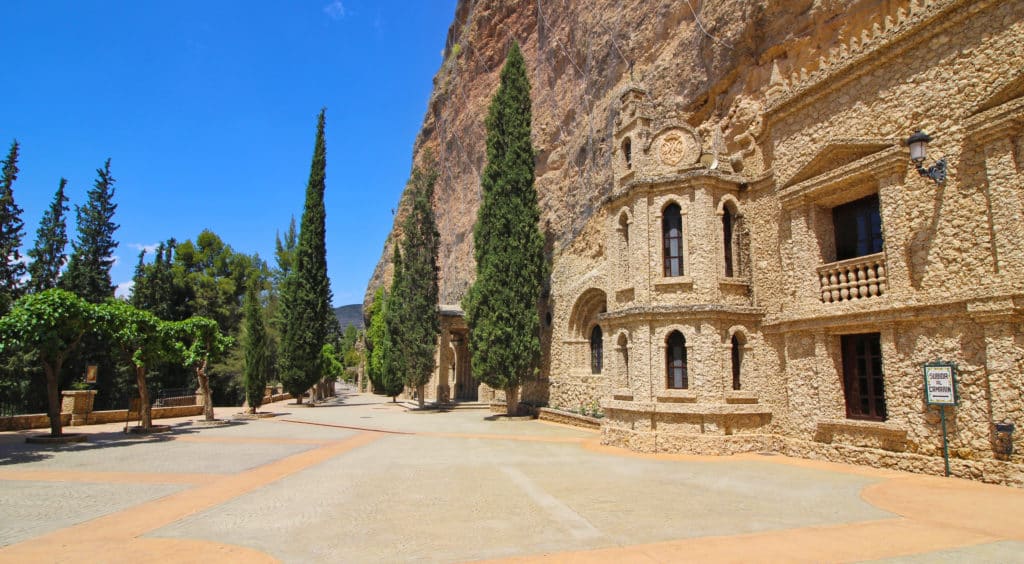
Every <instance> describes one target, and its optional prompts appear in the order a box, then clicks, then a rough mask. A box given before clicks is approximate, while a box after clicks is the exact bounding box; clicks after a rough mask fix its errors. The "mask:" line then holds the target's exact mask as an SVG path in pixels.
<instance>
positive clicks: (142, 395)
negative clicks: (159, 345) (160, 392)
mask: <svg viewBox="0 0 1024 564" xmlns="http://www.w3.org/2000/svg"><path fill="white" fill-rule="evenodd" d="M135 382H136V383H137V384H138V385H139V414H140V415H141V416H142V428H143V429H146V430H149V429H150V428H151V427H152V426H153V411H152V406H150V405H149V389H148V388H147V387H146V367H145V366H136V367H135Z"/></svg>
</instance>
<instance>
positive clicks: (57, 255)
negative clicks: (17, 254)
mask: <svg viewBox="0 0 1024 564" xmlns="http://www.w3.org/2000/svg"><path fill="white" fill-rule="evenodd" d="M67 183H68V181H67V179H64V178H61V179H60V185H59V186H58V187H57V193H56V194H54V195H53V202H52V203H51V204H50V209H48V210H46V213H45V214H43V219H42V221H40V222H39V229H38V230H37V231H36V245H35V246H34V247H32V249H31V250H30V251H29V252H28V256H29V257H30V258H31V259H32V262H31V263H29V265H28V273H29V277H30V278H29V281H28V291H29V292H32V293H35V292H42V291H43V290H49V289H50V288H56V287H57V280H59V279H60V269H61V268H63V267H64V259H65V258H66V257H67V255H66V254H65V253H64V249H66V248H67V246H68V227H67V219H66V218H65V216H64V214H65V213H66V212H67V211H68V206H67V203H68V198H67V196H65V195H64V187H65V186H67Z"/></svg>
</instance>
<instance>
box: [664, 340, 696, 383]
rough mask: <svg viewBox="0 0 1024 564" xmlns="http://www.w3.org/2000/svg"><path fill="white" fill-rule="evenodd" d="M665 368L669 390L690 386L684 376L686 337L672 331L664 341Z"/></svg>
mask: <svg viewBox="0 0 1024 564" xmlns="http://www.w3.org/2000/svg"><path fill="white" fill-rule="evenodd" d="M665 368H666V370H667V373H668V374H667V375H668V382H667V384H666V387H668V388H670V389H686V388H688V387H689V386H690V382H689V379H688V378H687V375H686V337H683V334H682V333H680V332H679V331H673V332H672V333H671V334H670V335H669V336H668V339H666V341H665Z"/></svg>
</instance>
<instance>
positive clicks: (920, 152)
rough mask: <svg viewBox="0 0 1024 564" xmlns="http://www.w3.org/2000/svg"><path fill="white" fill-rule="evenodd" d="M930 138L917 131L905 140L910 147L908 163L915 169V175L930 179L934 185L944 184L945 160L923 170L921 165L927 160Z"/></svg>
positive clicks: (942, 159)
mask: <svg viewBox="0 0 1024 564" xmlns="http://www.w3.org/2000/svg"><path fill="white" fill-rule="evenodd" d="M931 140H932V138H931V137H930V136H929V135H928V134H927V133H925V132H923V131H921V130H920V129H918V130H917V131H915V132H914V134H913V135H911V136H910V138H909V139H907V147H910V162H912V163H914V166H916V167H917V173H918V174H920V175H921V176H927V177H928V178H931V179H932V181H933V182H935V184H936V185H939V184H945V182H946V158H945V157H943V158H941V159H939V160H938V161H936V162H935V164H933V165H932V166H930V167H928V168H925V167H924V166H923V163H924V161H925V159H926V158H927V150H928V142H929V141H931Z"/></svg>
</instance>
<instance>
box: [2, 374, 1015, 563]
mask: <svg viewBox="0 0 1024 564" xmlns="http://www.w3.org/2000/svg"><path fill="white" fill-rule="evenodd" d="M266 410H267V411H269V412H273V413H274V414H275V416H274V417H269V418H263V419H257V420H248V421H243V422H238V423H235V424H231V425H226V426H221V427H202V426H199V425H196V424H193V423H192V419H194V418H189V419H178V420H166V421H161V423H165V422H166V423H170V424H171V425H172V426H173V431H172V432H171V433H168V434H162V435H154V436H149V437H140V436H134V435H125V434H124V433H123V432H122V429H123V425H99V426H90V427H76V428H74V429H70V430H73V431H83V432H85V433H88V434H89V435H90V439H89V442H87V443H78V444H70V445H62V446H49V445H35V444H26V443H25V442H24V435H25V434H26V433H32V434H34V433H41V431H32V432H23V433H13V432H9V433H0V562H51V561H66V562H157V561H159V562H168V561H169V562H198V561H206V562H231V561H244V562H272V561H284V562H399V561H428V562H462V561H475V560H498V561H509V562H535V561H544V562H591V561H609V562H610V561H615V562H686V561H692V562H713V561H731V562H739V561H796V562H851V561H876V560H877V561H883V562H914V563H917V562H1024V491H1021V490H1017V489H1013V488H1004V487H997V486H991V485H984V484H978V483H973V482H968V481H964V480H958V479H943V478H936V477H927V476H919V475H914V474H905V473H901V472H896V471H891V470H875V469H870V468H862V467H856V466H847V465H841V464H831V463H824V462H815V461H807V460H798V459H791V458H787V457H782V456H771V455H768V454H749V455H743V456H732V457H721V458H713V457H692V456H670V455H658V456H651V455H639V454H635V453H631V452H628V451H625V450H621V449H613V448H608V447H602V446H601V445H600V444H599V441H598V435H597V434H596V433H593V432H589V431H584V430H579V429H574V428H570V427H565V426H560V425H555V424H551V423H545V422H540V421H504V420H501V419H500V418H495V417H493V416H491V414H490V412H488V411H485V410H479V409H457V410H453V411H448V412H410V411H407V410H406V409H405V408H403V407H402V406H401V405H399V404H392V403H389V400H387V399H386V398H379V397H376V396H372V395H368V394H356V393H354V392H351V391H349V392H347V393H346V392H345V391H344V390H342V393H341V394H340V395H339V397H337V398H334V399H332V400H331V401H330V402H328V403H327V404H325V405H321V406H318V407H315V408H308V407H303V406H296V405H294V404H293V403H291V402H288V403H285V402H281V403H276V404H273V405H270V406H266ZM237 412H238V409H237V408H224V409H218V410H217V416H218V417H219V418H224V419H228V418H231V417H232V416H233V415H234V414H236V413H237Z"/></svg>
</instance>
